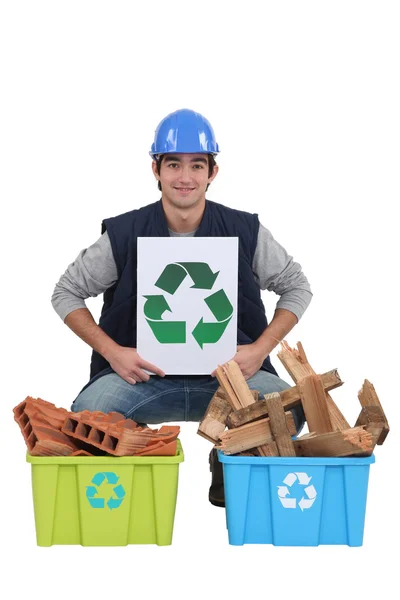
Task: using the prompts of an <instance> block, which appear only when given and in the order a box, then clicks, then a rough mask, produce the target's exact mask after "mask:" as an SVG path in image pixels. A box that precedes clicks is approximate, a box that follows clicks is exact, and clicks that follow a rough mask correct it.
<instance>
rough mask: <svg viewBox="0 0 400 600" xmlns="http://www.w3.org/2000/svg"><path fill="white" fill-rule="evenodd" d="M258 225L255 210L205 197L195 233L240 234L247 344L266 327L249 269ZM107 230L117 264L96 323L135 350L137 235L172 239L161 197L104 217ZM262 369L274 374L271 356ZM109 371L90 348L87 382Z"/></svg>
mask: <svg viewBox="0 0 400 600" xmlns="http://www.w3.org/2000/svg"><path fill="white" fill-rule="evenodd" d="M259 225H260V223H259V220H258V216H257V215H255V214H254V215H252V214H250V213H247V212H243V211H240V210H234V209H232V208H228V207H227V206H223V205H222V204H217V203H216V202H212V201H211V200H206V206H205V210H204V213H203V218H202V221H201V223H200V226H199V228H198V229H197V231H196V233H195V237H238V238H239V277H238V329H237V344H238V345H242V344H251V343H252V342H254V341H255V340H256V339H257V338H259V337H260V335H261V334H262V333H263V331H264V330H265V328H266V327H267V325H268V323H267V318H266V316H265V308H264V304H263V302H262V300H261V293H260V288H259V286H258V285H257V283H256V281H255V279H254V274H253V271H252V264H253V257H254V252H255V249H256V245H257V236H258V229H259ZM105 230H107V232H108V235H109V238H110V242H111V247H112V251H113V254H114V259H115V261H116V264H117V269H118V281H117V282H116V283H115V285H114V286H112V287H111V288H109V289H108V290H107V291H106V292H105V294H104V304H103V308H102V311H101V316H100V321H99V326H100V327H101V328H102V329H103V331H105V333H107V335H109V336H110V337H111V338H112V339H113V340H114V341H115V342H117V344H120V345H121V346H127V347H130V348H136V302H137V301H136V293H137V288H136V285H137V273H136V266H137V238H138V237H170V234H169V231H168V225H167V221H166V218H165V214H164V209H163V206H162V202H161V200H159V201H158V202H154V203H153V204H149V205H148V206H144V207H142V208H139V209H137V210H132V211H130V212H127V213H125V214H122V215H119V216H117V217H112V218H110V219H105V220H104V221H103V223H102V233H104V231H105ZM261 369H263V370H265V371H268V372H269V373H273V374H274V375H278V374H277V372H276V371H275V369H274V367H273V366H272V364H271V361H270V359H269V357H267V358H266V359H265V360H264V362H263V364H262V366H261ZM110 372H111V367H110V365H109V363H108V362H107V361H106V360H105V359H104V358H103V357H102V356H101V355H100V354H98V353H97V352H95V351H93V354H92V361H91V366H90V381H89V383H88V384H87V385H90V384H91V383H93V381H95V380H96V379H98V378H99V377H101V376H102V375H105V374H107V373H110ZM87 385H86V386H85V387H87ZM84 389H85V388H84Z"/></svg>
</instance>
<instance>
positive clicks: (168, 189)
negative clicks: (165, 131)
mask: <svg viewBox="0 0 400 600" xmlns="http://www.w3.org/2000/svg"><path fill="white" fill-rule="evenodd" d="M152 166H153V173H154V175H155V176H156V178H157V179H158V180H159V181H160V182H161V186H162V195H163V199H164V200H165V201H167V202H169V203H170V204H172V205H173V206H175V207H176V208H191V207H192V206H195V205H196V204H198V203H199V202H201V201H204V198H205V194H206V187H207V184H208V183H211V181H212V180H213V179H214V177H215V176H216V175H217V172H218V167H217V166H215V167H214V171H213V173H212V174H211V177H209V176H208V156H207V155H206V154H167V155H166V156H164V158H163V160H162V163H161V169H160V174H158V173H157V169H156V163H155V162H154V161H153V165H152Z"/></svg>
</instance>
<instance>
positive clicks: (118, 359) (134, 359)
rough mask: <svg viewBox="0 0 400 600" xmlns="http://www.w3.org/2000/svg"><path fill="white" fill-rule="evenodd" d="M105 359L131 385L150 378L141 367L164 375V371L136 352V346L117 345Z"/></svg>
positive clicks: (161, 375)
mask: <svg viewBox="0 0 400 600" xmlns="http://www.w3.org/2000/svg"><path fill="white" fill-rule="evenodd" d="M107 360H108V362H109V363H110V365H111V368H112V369H113V371H115V372H116V373H118V375H119V376H120V377H122V379H125V381H127V382H128V383H131V384H132V385H135V383H137V382H140V381H148V380H149V379H150V375H148V374H147V373H145V372H144V371H143V370H142V369H147V370H148V371H151V372H152V373H155V374H156V375H159V376H160V377H164V376H165V373H164V371H162V370H161V369H159V368H158V367H156V366H155V365H152V364H151V363H149V362H147V361H145V360H143V358H141V356H139V354H138V353H137V350H136V348H126V347H124V346H118V348H117V349H114V350H113V352H112V355H111V356H108V357H107Z"/></svg>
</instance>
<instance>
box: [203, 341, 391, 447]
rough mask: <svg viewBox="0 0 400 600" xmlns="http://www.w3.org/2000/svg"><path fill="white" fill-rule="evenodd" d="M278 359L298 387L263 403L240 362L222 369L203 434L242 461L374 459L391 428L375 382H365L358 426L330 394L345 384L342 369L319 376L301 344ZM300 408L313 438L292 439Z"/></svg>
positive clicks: (286, 349) (283, 345)
mask: <svg viewBox="0 0 400 600" xmlns="http://www.w3.org/2000/svg"><path fill="white" fill-rule="evenodd" d="M278 358H279V359H280V361H281V362H282V364H283V365H284V367H285V368H286V370H287V371H288V373H289V374H290V376H291V378H292V379H293V381H294V383H295V385H294V386H293V387H290V388H288V389H286V390H284V391H282V392H280V393H277V392H274V393H271V394H265V396H264V399H261V400H259V393H258V391H255V390H250V388H249V387H248V385H247V382H246V380H245V378H244V377H243V375H242V373H241V371H240V368H239V366H238V364H237V363H236V362H235V361H233V360H231V361H229V362H227V363H225V364H223V365H222V366H219V367H218V369H217V370H216V377H217V379H218V382H219V388H218V390H217V391H216V393H215V394H214V396H213V398H212V400H211V402H210V404H209V405H208V408H207V410H206V413H205V415H204V418H203V420H202V421H201V423H200V425H199V428H198V431H197V433H198V434H199V435H201V436H202V437H204V438H205V439H207V440H209V441H210V442H212V443H213V444H214V445H215V447H216V448H218V449H220V450H222V451H223V452H224V453H225V454H231V455H232V454H235V455H238V456H241V455H242V456H311V457H315V456H322V457H333V456H369V455H370V454H372V452H373V450H374V447H375V445H376V444H379V445H381V444H383V442H384V440H385V438H386V436H387V434H388V432H389V424H388V422H387V419H386V416H385V413H384V412H383V409H382V406H381V403H380V401H379V398H378V396H377V394H376V391H375V388H374V386H373V385H372V383H370V382H369V381H368V380H367V379H365V381H364V383H363V385H362V388H361V390H360V391H359V393H358V398H359V401H360V404H361V412H360V414H359V416H358V418H357V420H356V423H355V424H354V426H353V427H352V426H351V425H350V424H349V423H348V422H347V421H346V419H345V417H344V416H343V415H342V413H341V411H340V410H339V408H338V407H337V406H336V404H335V402H334V401H333V400H332V398H331V396H330V394H329V392H330V391H331V390H333V389H335V388H337V387H339V386H341V385H343V382H342V380H341V379H340V377H339V374H338V372H337V370H336V369H334V370H332V371H329V372H327V373H324V374H322V375H317V374H316V373H315V371H314V370H313V369H312V367H311V365H310V364H309V362H308V360H307V357H306V354H305V352H304V349H303V346H302V344H301V342H298V343H297V348H290V346H289V345H288V344H287V342H286V341H283V342H282V343H281V350H280V351H279V352H278ZM300 404H301V405H302V406H303V410H304V414H305V417H306V421H307V425H308V429H309V433H307V434H305V435H302V436H299V437H298V438H296V439H292V436H294V435H296V427H295V423H294V420H293V416H292V413H291V409H292V408H294V407H296V406H298V405H300Z"/></svg>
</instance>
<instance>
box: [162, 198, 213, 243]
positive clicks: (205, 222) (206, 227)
mask: <svg viewBox="0 0 400 600" xmlns="http://www.w3.org/2000/svg"><path fill="white" fill-rule="evenodd" d="M155 216H156V218H155V221H156V227H157V232H158V235H159V236H160V237H170V235H169V231H168V223H167V219H166V218H165V213H164V208H163V205H162V201H161V200H159V201H158V202H156V215H155ZM210 226H211V215H210V204H209V201H208V200H206V206H205V209H204V213H203V217H202V219H201V222H200V225H199V226H198V228H197V230H196V233H195V234H194V237H208V236H209V235H210Z"/></svg>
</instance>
